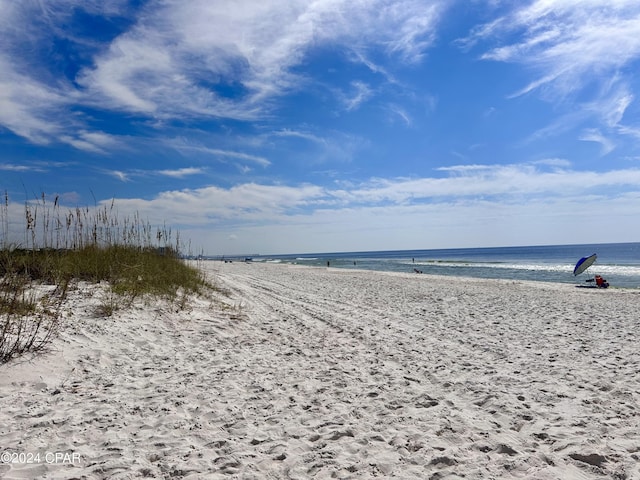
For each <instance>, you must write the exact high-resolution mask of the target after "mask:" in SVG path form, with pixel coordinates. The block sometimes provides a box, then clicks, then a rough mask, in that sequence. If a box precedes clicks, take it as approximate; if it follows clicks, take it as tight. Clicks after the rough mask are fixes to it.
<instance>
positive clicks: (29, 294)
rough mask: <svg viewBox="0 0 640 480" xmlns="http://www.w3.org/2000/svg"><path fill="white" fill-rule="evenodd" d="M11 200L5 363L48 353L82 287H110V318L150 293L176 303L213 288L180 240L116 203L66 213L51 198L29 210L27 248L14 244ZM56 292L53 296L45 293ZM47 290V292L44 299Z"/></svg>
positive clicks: (5, 233) (1, 293) (1, 350)
mask: <svg viewBox="0 0 640 480" xmlns="http://www.w3.org/2000/svg"><path fill="white" fill-rule="evenodd" d="M9 206H10V204H9V198H8V195H7V194H6V193H5V198H4V204H3V205H2V206H1V207H0V225H1V226H2V230H1V231H0V234H2V235H1V236H0V363H4V362H7V361H9V360H10V359H11V358H13V357H15V356H17V355H20V354H23V353H26V352H33V351H38V350H41V349H43V348H44V347H45V346H46V345H47V344H48V343H49V342H50V340H51V339H52V337H53V336H54V335H55V333H56V332H57V330H58V328H59V324H60V317H61V315H60V306H61V304H62V302H63V301H64V299H65V297H66V295H67V292H68V290H69V288H70V287H72V286H73V285H74V284H75V283H77V282H79V281H86V282H94V283H96V282H108V285H109V287H108V288H109V289H110V292H109V295H108V296H107V298H108V300H107V301H105V302H104V305H102V307H101V308H100V310H101V312H100V313H101V314H103V315H109V314H111V313H113V311H114V310H116V309H117V308H119V307H120V306H122V305H128V304H130V303H131V302H132V301H133V300H134V299H135V298H138V297H140V296H144V295H152V296H161V297H164V298H168V299H170V300H177V301H179V302H180V304H181V305H182V306H184V303H185V301H186V297H187V296H188V295H189V294H191V293H195V292H202V291H203V290H205V289H209V288H212V286H211V285H208V284H207V282H206V281H205V279H204V277H203V275H202V273H201V272H200V271H199V270H198V269H196V268H193V267H191V266H189V265H187V264H186V263H185V262H184V261H183V260H182V258H181V254H180V247H181V245H180V240H179V235H177V234H176V238H175V240H174V239H173V233H172V231H171V230H170V229H168V228H166V226H162V227H156V228H152V227H151V225H150V224H149V223H148V222H146V223H145V222H143V221H142V220H141V219H140V217H139V216H138V215H134V217H133V218H126V219H119V218H118V217H117V215H116V214H115V211H114V205H113V203H112V204H111V206H110V207H102V208H98V209H89V208H84V209H80V208H76V209H70V210H63V209H62V208H61V206H60V204H59V202H58V198H56V199H55V200H54V202H53V203H52V204H51V205H48V203H47V199H46V196H45V195H44V194H43V195H42V196H41V198H39V199H36V200H34V201H33V202H28V203H26V204H25V210H24V220H25V225H24V242H23V244H21V245H16V244H12V243H11V242H9V240H8V239H9V235H10V233H11V232H10V231H9ZM44 286H50V287H53V288H50V289H49V290H46V289H45V290H43V289H42V288H43V287H44ZM43 292H44V293H43Z"/></svg>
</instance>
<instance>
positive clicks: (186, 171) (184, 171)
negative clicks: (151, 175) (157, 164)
mask: <svg viewBox="0 0 640 480" xmlns="http://www.w3.org/2000/svg"><path fill="white" fill-rule="evenodd" d="M156 173H157V174H158V175H163V176H165V177H173V178H184V177H188V176H190V175H202V174H203V173H205V171H204V170H203V169H202V168H194V167H187V168H178V169H177V170H158V171H157V172H156Z"/></svg>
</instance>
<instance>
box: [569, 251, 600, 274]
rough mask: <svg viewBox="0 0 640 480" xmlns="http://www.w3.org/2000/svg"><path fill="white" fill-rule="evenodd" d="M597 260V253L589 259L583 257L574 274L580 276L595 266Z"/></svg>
mask: <svg viewBox="0 0 640 480" xmlns="http://www.w3.org/2000/svg"><path fill="white" fill-rule="evenodd" d="M596 258H598V256H597V255H596V254H595V253H594V254H593V255H589V256H588V257H582V258H581V259H580V260H578V263H576V267H575V268H574V269H573V274H574V275H580V274H581V273H582V272H584V271H585V270H586V269H587V268H589V267H590V266H591V265H593V262H595V261H596Z"/></svg>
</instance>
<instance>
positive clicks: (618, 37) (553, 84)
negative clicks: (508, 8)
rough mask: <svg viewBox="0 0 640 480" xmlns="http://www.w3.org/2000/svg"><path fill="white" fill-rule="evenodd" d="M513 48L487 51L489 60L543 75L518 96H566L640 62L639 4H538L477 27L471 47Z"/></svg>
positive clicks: (577, 0) (626, 0) (573, 0)
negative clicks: (488, 43) (495, 42)
mask: <svg viewBox="0 0 640 480" xmlns="http://www.w3.org/2000/svg"><path fill="white" fill-rule="evenodd" d="M514 32H517V33H518V35H517V36H516V37H515V38H517V40H516V41H515V42H513V43H507V44H505V45H502V46H499V47H495V48H492V49H491V50H489V51H487V52H485V53H484V54H483V55H482V58H483V59H485V60H497V61H503V62H517V63H522V64H524V65H527V66H530V67H532V68H533V69H534V70H535V71H537V72H539V75H538V76H537V78H536V79H534V80H533V81H531V83H529V84H528V85H527V86H525V87H523V89H522V90H521V91H520V92H518V94H520V95H522V94H525V93H528V92H531V91H533V90H539V89H543V88H544V89H545V91H544V93H545V94H547V95H550V96H553V97H556V98H557V97H563V96H565V95H569V94H572V93H575V92H576V91H579V90H581V89H582V88H584V87H585V86H586V85H587V83H588V82H591V81H593V80H594V78H595V79H596V81H603V79H608V78H610V76H611V74H612V73H613V74H615V73H616V72H618V71H621V70H622V68H623V67H624V66H625V65H628V64H629V63H630V62H635V61H637V60H638V58H639V57H640V4H638V2H637V1H635V0H618V1H615V2H609V1H599V0H587V1H585V0H535V1H533V2H531V3H527V4H524V5H522V6H518V7H517V8H515V9H514V10H513V11H512V12H510V13H509V14H507V15H505V16H503V17H500V18H498V19H495V20H493V21H492V22H490V23H487V24H485V25H483V26H480V27H477V28H476V29H475V30H474V31H473V33H472V34H471V35H470V36H469V37H468V38H466V39H464V40H463V42H462V43H464V44H465V45H467V46H470V45H475V44H477V43H478V42H479V41H482V40H486V39H489V38H514V37H513V36H511V35H510V34H512V33H514Z"/></svg>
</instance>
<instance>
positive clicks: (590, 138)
mask: <svg viewBox="0 0 640 480" xmlns="http://www.w3.org/2000/svg"><path fill="white" fill-rule="evenodd" d="M580 140H583V141H585V142H595V143H599V144H600V146H601V153H602V155H607V154H608V153H611V152H612V151H613V150H614V149H615V148H616V144H615V143H614V142H613V141H612V140H610V139H609V138H607V137H605V136H604V135H603V134H602V133H600V131H599V130H597V129H588V130H585V131H584V132H583V133H582V135H581V136H580Z"/></svg>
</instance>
